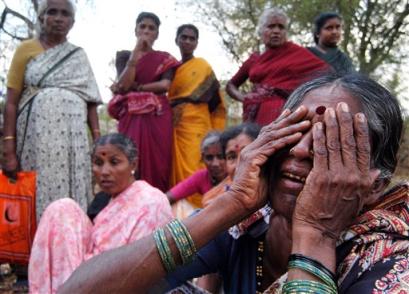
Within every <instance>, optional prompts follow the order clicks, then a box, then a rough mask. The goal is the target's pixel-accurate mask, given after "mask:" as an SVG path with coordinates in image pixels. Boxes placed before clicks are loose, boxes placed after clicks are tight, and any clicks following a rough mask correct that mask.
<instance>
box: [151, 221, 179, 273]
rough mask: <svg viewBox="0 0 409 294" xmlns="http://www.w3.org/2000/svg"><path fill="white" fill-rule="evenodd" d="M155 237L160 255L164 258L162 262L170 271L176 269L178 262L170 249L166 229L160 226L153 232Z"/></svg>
mask: <svg viewBox="0 0 409 294" xmlns="http://www.w3.org/2000/svg"><path fill="white" fill-rule="evenodd" d="M153 238H154V240H155V244H156V248H157V249H158V252H159V256H160V258H161V260H162V264H163V266H164V267H165V270H166V271H167V272H168V273H170V272H172V271H174V270H175V268H176V263H175V260H174V259H173V256H172V251H171V250H170V247H169V244H168V241H167V240H166V235H165V231H164V230H163V229H162V228H160V229H157V230H156V231H155V232H154V233H153Z"/></svg>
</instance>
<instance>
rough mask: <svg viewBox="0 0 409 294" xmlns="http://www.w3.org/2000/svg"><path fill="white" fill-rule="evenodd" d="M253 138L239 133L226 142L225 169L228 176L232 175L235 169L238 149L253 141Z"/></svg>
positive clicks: (238, 153)
mask: <svg viewBox="0 0 409 294" xmlns="http://www.w3.org/2000/svg"><path fill="white" fill-rule="evenodd" d="M253 141H254V139H253V138H251V137H249V136H247V135H246V134H243V133H242V134H240V135H238V136H237V137H235V138H233V139H230V140H229V141H228V142H227V144H226V151H225V154H226V171H227V174H228V175H229V176H230V177H233V175H234V171H235V170H236V165H237V160H238V158H239V155H240V151H241V150H242V149H243V148H244V147H246V146H247V145H249V144H250V143H251V142H253Z"/></svg>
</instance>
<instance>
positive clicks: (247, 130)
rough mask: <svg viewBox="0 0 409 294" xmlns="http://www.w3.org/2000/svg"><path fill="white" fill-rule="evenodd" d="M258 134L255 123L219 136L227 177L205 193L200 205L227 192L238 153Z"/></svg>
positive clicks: (258, 129)
mask: <svg viewBox="0 0 409 294" xmlns="http://www.w3.org/2000/svg"><path fill="white" fill-rule="evenodd" d="M259 132H260V126H259V125H257V124H255V123H242V124H240V125H237V126H233V127H230V128H228V129H227V130H225V131H224V132H223V133H222V135H221V136H220V143H221V146H222V150H223V154H224V158H225V159H226V172H227V177H226V178H225V179H224V180H223V181H221V182H220V183H219V184H218V185H217V186H215V187H213V188H212V189H211V190H209V191H208V192H206V194H204V195H203V198H202V205H203V206H207V205H209V204H210V202H211V201H212V200H213V199H214V198H215V197H217V196H219V195H221V194H223V192H226V191H228V190H229V188H230V185H231V183H232V181H233V176H234V171H235V170H236V164H237V162H238V159H239V155H240V151H241V150H242V149H243V148H244V147H246V146H247V145H248V144H250V143H251V142H253V141H254V140H255V139H256V138H257V136H258V134H259Z"/></svg>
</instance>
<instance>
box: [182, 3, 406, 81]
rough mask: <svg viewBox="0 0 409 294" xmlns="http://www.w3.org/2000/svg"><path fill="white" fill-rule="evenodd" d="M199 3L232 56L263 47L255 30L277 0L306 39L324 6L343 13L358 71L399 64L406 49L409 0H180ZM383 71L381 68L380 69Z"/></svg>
mask: <svg viewBox="0 0 409 294" xmlns="http://www.w3.org/2000/svg"><path fill="white" fill-rule="evenodd" d="M178 3H179V4H180V5H184V6H183V7H186V4H190V5H191V6H194V7H196V14H197V15H199V18H200V19H201V20H202V21H204V22H205V23H207V24H209V26H211V27H212V28H213V29H215V30H216V32H217V33H218V34H219V36H220V38H221V40H222V44H223V45H224V46H225V48H226V50H227V52H228V53H229V54H230V55H231V57H232V58H233V59H234V60H236V61H238V62H242V61H243V60H244V59H245V58H246V57H247V56H248V54H249V53H250V52H252V51H254V50H255V49H257V48H259V46H260V44H259V38H258V36H257V35H256V33H255V31H256V26H257V20H258V17H259V15H260V14H261V12H262V11H263V10H264V9H265V8H268V7H271V6H272V5H276V6H278V7H281V8H282V9H283V10H284V11H286V13H287V14H288V16H289V18H290V21H291V22H290V26H289V30H290V34H291V35H293V38H294V39H295V40H296V41H297V42H299V43H301V44H304V45H306V44H311V42H312V34H311V28H312V22H313V19H314V17H315V16H317V15H318V14H319V13H320V12H322V11H337V12H339V13H340V14H341V15H342V16H343V18H344V38H343V42H342V44H341V47H342V48H343V50H344V51H346V52H347V53H348V54H349V55H350V56H351V58H352V59H353V60H354V62H355V64H356V65H357V66H358V68H359V71H360V72H362V73H366V74H375V75H376V69H378V68H379V67H380V66H381V65H384V64H400V63H401V62H402V61H403V60H404V59H405V58H407V54H406V53H405V52H404V51H403V50H401V48H402V47H403V46H407V45H408V41H409V38H408V37H409V36H408V34H407V33H406V32H407V31H408V28H409V18H408V15H409V2H408V1H401V0H338V1H326V0H310V1H303V0H275V1H274V3H272V2H271V1H266V0H202V1H195V0H179V1H178ZM378 75H379V73H378Z"/></svg>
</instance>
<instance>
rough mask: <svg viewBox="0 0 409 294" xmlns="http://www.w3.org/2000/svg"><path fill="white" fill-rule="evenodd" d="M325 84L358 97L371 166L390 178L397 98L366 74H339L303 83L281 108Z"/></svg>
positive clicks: (398, 127)
mask: <svg viewBox="0 0 409 294" xmlns="http://www.w3.org/2000/svg"><path fill="white" fill-rule="evenodd" d="M328 86H336V87H341V88H342V89H343V90H345V91H347V92H348V93H350V94H351V95H352V96H353V97H354V98H356V99H358V101H359V102H360V104H361V106H362V109H363V113H364V114H365V116H366V118H367V121H368V127H369V136H370V139H371V160H372V165H373V166H374V167H375V168H378V169H379V170H380V171H381V174H380V178H381V179H390V178H391V177H392V175H393V173H394V171H395V169H396V165H397V163H398V151H399V147H400V143H401V139H402V131H403V115H402V109H401V106H400V104H399V101H398V99H397V98H396V97H395V96H393V95H392V94H391V93H390V92H389V91H388V90H387V89H385V88H384V87H383V86H381V85H380V84H378V83H377V82H375V81H373V80H371V79H370V78H368V77H367V76H364V75H361V74H357V73H353V74H348V75H345V76H343V77H339V76H336V75H329V76H323V77H320V78H318V79H315V80H312V81H310V82H307V83H305V84H304V85H302V86H300V87H299V88H298V89H296V90H295V91H294V92H293V93H292V94H291V96H290V97H289V98H288V100H287V103H286V104H285V105H284V108H288V109H290V110H294V109H295V108H296V107H298V106H299V105H300V104H301V103H302V101H303V100H304V97H305V95H306V94H307V93H309V92H311V91H313V90H315V89H318V88H323V87H328Z"/></svg>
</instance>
